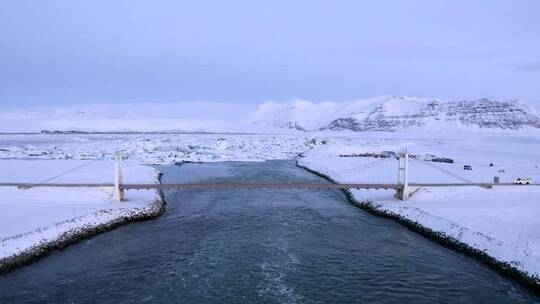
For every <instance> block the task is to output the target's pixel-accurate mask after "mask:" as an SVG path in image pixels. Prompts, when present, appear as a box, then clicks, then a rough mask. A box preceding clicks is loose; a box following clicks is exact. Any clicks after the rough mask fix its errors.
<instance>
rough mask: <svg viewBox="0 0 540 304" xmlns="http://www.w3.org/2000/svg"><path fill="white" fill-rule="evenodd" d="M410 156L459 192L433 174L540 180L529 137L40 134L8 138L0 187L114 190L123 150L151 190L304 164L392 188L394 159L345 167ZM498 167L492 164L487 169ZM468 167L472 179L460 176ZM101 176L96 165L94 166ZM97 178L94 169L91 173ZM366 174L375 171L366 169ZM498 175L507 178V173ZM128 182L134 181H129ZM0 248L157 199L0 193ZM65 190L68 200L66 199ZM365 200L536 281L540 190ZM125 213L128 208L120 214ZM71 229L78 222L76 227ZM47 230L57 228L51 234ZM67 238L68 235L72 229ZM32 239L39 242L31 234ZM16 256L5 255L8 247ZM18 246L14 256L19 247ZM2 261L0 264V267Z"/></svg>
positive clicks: (539, 140) (538, 140)
mask: <svg viewBox="0 0 540 304" xmlns="http://www.w3.org/2000/svg"><path fill="white" fill-rule="evenodd" d="M402 147H407V148H408V151H409V153H410V154H414V155H415V156H416V157H417V159H416V160H415V159H411V161H410V181H411V182H459V180H457V179H455V178H454V177H451V176H449V175H447V174H444V173H441V172H440V171H437V170H435V169H433V168H432V167H430V166H429V164H431V165H436V166H438V167H439V168H442V169H444V170H446V171H449V172H452V173H454V174H456V175H459V176H462V177H464V178H465V179H468V180H471V181H476V182H491V181H492V180H493V177H494V176H499V178H500V180H501V182H511V181H513V180H514V179H515V178H517V177H531V178H532V179H533V181H534V182H538V181H540V169H539V167H540V158H539V157H538V156H539V155H538V154H539V151H540V136H538V135H535V134H530V133H527V132H493V133H489V134H487V133H448V132H439V133H437V132H417V133H413V132H392V133H387V132H362V133H354V132H339V133H337V132H318V133H301V134H298V133H296V134H289V135H287V134H279V135H278V134H34V135H22V134H19V135H16V134H13V135H0V159H2V160H0V172H1V173H0V180H2V181H9V182H14V181H42V180H44V179H45V178H47V177H50V176H54V175H56V174H57V173H59V172H62V171H65V170H67V169H69V168H72V167H75V166H79V165H81V164H85V163H87V162H89V161H90V160H94V159H100V158H103V159H107V160H108V161H98V162H96V163H94V164H92V165H89V166H88V167H87V168H86V167H85V168H84V169H87V170H88V171H85V170H84V169H83V170H80V171H79V170H78V171H75V172H73V175H72V176H68V175H66V176H63V177H62V178H60V179H58V180H54V181H62V180H64V181H67V180H69V181H70V182H74V181H86V182H112V180H113V172H114V171H113V167H114V164H113V162H112V161H111V158H112V156H113V155H114V152H115V151H119V150H120V151H123V154H124V156H125V157H126V158H127V159H128V161H127V162H126V170H125V173H126V174H125V178H126V182H130V181H133V182H135V181H137V182H144V181H155V180H154V174H155V172H154V170H153V169H152V168H151V167H146V166H141V165H139V164H143V163H144V164H154V163H175V162H182V161H200V162H208V161H224V160H239V161H264V160H265V159H290V158H296V157H297V156H298V155H301V156H303V157H301V158H299V160H298V162H299V164H300V165H303V166H306V167H308V168H310V169H312V170H315V171H318V172H320V173H323V174H325V175H328V176H329V177H331V178H332V179H334V180H337V181H341V182H377V183H384V182H394V183H395V182H396V181H397V161H396V160H393V159H386V160H383V161H381V163H380V164H378V165H376V166H373V167H369V166H366V164H368V163H372V162H374V161H380V160H381V159H375V158H372V157H340V155H347V154H359V153H366V152H372V153H378V152H381V151H394V152H397V151H399V150H400V149H401V148H402ZM429 155H435V157H446V158H452V159H453V160H454V163H453V164H446V163H434V162H428V163H429V164H425V163H423V160H424V159H426V158H427V157H432V156H429ZM490 163H493V166H490V165H489V164H490ZM465 164H467V165H471V166H472V168H473V170H472V171H466V170H463V166H464V165H465ZM94 166H95V167H94ZM92 168H93V169H92ZM366 168H367V169H366ZM501 169H504V172H499V171H502V170H501ZM130 172H131V173H130ZM0 191H1V192H0V197H1V199H0V208H1V210H0V214H1V215H0V227H2V229H1V231H0V244H1V243H4V244H6V241H7V240H9V239H15V238H10V237H12V236H14V235H19V236H21V235H23V236H24V235H26V234H27V233H28V232H30V234H31V236H28V237H25V238H26V239H24V238H21V241H20V243H11V244H16V245H9V246H3V247H2V246H1V245H0V250H3V252H2V253H1V254H2V255H1V256H6V255H7V254H11V253H13V252H15V251H16V250H20V249H21V248H25V246H30V245H31V244H32V243H34V242H36V241H37V240H39V239H43V238H49V237H51V236H48V235H40V234H42V233H43V232H42V231H44V230H45V231H50V232H51V233H53V236H52V237H54V233H57V232H58V233H60V232H61V231H62V229H64V228H56V227H57V226H58V225H56V224H57V223H71V222H70V220H69V219H73V218H74V217H75V218H82V220H81V222H80V223H75V224H73V225H79V224H80V225H84V224H85V223H88V222H95V221H98V220H100V218H102V216H103V218H106V216H109V215H106V216H105V215H104V214H101V215H99V214H98V215H96V212H99V210H113V211H114V210H125V208H126V206H129V207H133V208H139V207H141V206H145V204H148V203H150V201H152V200H153V199H154V195H155V194H154V193H153V192H144V191H139V192H137V191H128V199H129V200H130V201H128V202H126V203H121V204H120V203H116V202H114V200H112V199H111V194H110V192H108V191H107V190H106V189H93V190H92V189H66V190H62V191H58V192H55V191H56V190H55V189H49V188H47V189H42V188H34V189H28V190H20V189H14V188H6V187H4V188H2V189H0ZM63 191H65V192H63ZM352 195H353V197H354V198H355V199H356V200H357V201H360V202H362V201H371V202H373V204H374V205H376V208H379V209H381V210H383V211H386V212H394V213H397V214H399V215H400V216H403V217H405V218H407V219H410V220H412V221H416V222H418V223H419V224H421V225H422V226H424V227H426V228H429V229H432V230H434V231H436V232H440V233H443V234H445V235H447V236H449V237H452V238H455V239H457V240H459V241H460V242H463V243H466V244H468V245H469V246H471V247H473V248H476V249H478V250H482V251H484V252H486V253H487V254H488V255H490V256H491V257H493V258H495V259H497V260H500V261H502V262H508V263H510V264H512V265H514V266H515V267H516V268H518V269H520V270H522V271H524V272H527V273H529V274H531V275H532V276H534V275H536V276H538V275H539V273H540V258H539V252H540V233H538V231H539V228H540V220H538V216H537V215H538V214H539V211H540V204H539V203H540V187H538V188H537V187H536V186H530V187H528V186H524V187H514V186H512V187H502V186H501V187H496V188H493V189H489V190H488V189H483V188H479V187H461V188H424V189H420V190H418V191H417V192H416V193H414V194H413V196H412V197H411V199H410V200H409V201H406V202H402V201H398V200H397V199H395V198H394V196H393V195H394V193H393V191H389V190H354V191H352ZM123 208H124V209H123ZM70 225H71V224H70ZM43 227H53V228H52V229H49V228H45V229H43ZM66 229H67V228H66ZM32 231H34V232H36V233H33V234H32ZM8 247H9V248H11V249H9V250H11V251H6V249H5V248H8ZM13 248H15V249H13ZM1 256H0V257H1Z"/></svg>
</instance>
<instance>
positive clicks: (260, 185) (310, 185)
mask: <svg viewBox="0 0 540 304" xmlns="http://www.w3.org/2000/svg"><path fill="white" fill-rule="evenodd" d="M99 160H100V159H96V160H93V161H90V162H89V163H86V164H83V165H80V166H77V167H75V168H72V169H70V170H67V171H65V172H62V173H60V174H57V175H55V176H52V177H50V178H47V179H45V180H43V181H40V182H37V183H20V182H19V183H5V182H4V183H0V186H11V187H19V188H23V189H24V188H26V189H27V188H34V187H72V188H79V187H81V188H83V187H112V188H114V190H115V195H116V197H117V198H118V200H119V201H123V200H125V197H126V193H125V192H126V191H127V190H154V189H155V190H165V189H222V190H226V189H391V190H395V191H396V197H397V198H399V199H401V200H407V199H408V198H409V196H410V195H411V193H413V192H414V191H415V190H417V189H419V188H423V187H430V188H431V187H471V186H476V187H482V188H486V189H489V188H492V187H494V186H515V184H514V183H498V182H497V183H496V182H493V183H485V182H474V181H472V180H470V179H467V178H465V177H462V176H460V175H458V174H456V173H455V172H452V171H450V170H448V169H446V168H442V167H441V166H438V165H435V164H433V163H432V162H429V161H424V160H418V159H413V161H414V162H416V163H420V164H422V165H425V166H426V167H428V168H431V169H433V170H436V171H438V172H440V173H441V174H445V175H446V176H448V177H452V178H453V179H457V180H458V181H459V182H439V183H435V182H423V183H420V182H412V183H411V182H409V154H408V153H407V150H406V149H403V151H401V153H399V154H398V155H397V163H398V166H397V182H393V183H392V182H388V181H386V182H380V181H378V182H347V183H332V182H291V181H287V182H280V181H272V182H269V181H244V180H242V181H233V182H230V181H227V182H197V183H136V182H135V183H134V182H131V183H124V182H123V178H124V176H123V171H122V166H123V159H122V156H121V155H120V154H118V155H117V157H116V165H115V181H114V183H84V182H73V183H53V182H51V181H52V180H54V179H56V178H58V177H61V176H64V175H66V174H69V173H71V172H74V171H76V170H80V169H82V168H84V167H86V166H89V165H91V164H92V163H94V162H96V161H99ZM395 160H396V158H383V159H377V160H375V161H372V162H368V163H365V164H362V165H360V166H357V167H353V168H347V169H345V170H342V171H340V172H336V171H335V170H332V169H329V168H327V169H326V171H328V172H329V173H330V174H331V175H340V176H344V175H347V174H357V173H359V172H361V171H365V170H367V169H372V170H374V172H376V173H381V172H383V173H384V171H385V170H380V169H377V167H378V166H380V165H382V164H385V163H386V164H388V163H390V164H391V163H392V161H395ZM394 168H395V167H394ZM386 171H391V170H386ZM393 174H395V169H394V173H393ZM394 176H395V175H394ZM535 185H539V184H531V185H528V186H535ZM520 186H521V187H522V186H527V185H520Z"/></svg>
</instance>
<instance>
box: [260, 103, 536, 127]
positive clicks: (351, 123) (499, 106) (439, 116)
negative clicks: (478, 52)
mask: <svg viewBox="0 0 540 304" xmlns="http://www.w3.org/2000/svg"><path fill="white" fill-rule="evenodd" d="M251 123H252V124H253V125H257V126H261V125H262V126H267V127H275V128H288V129H296V130H301V131H314V130H334V131H341V130H351V131H397V130H405V129H412V128H417V129H427V130H452V131H470V130H473V129H491V130H505V129H506V130H508V129H510V130H517V129H531V128H532V129H540V119H539V118H538V116H537V114H536V112H535V111H534V110H533V109H532V108H531V107H529V106H527V105H526V104H524V103H523V102H521V101H509V102H501V101H496V100H490V99H487V98H482V99H478V100H471V101H467V100H466V101H452V102H446V101H442V100H439V99H428V98H415V97H396V96H379V97H375V98H371V99H366V100H358V101H353V102H339V103H335V102H321V103H312V102H309V101H304V100H297V101H293V102H289V103H274V102H269V103H265V104H263V105H261V106H260V107H259V109H258V110H257V111H256V112H255V113H254V114H252V116H251Z"/></svg>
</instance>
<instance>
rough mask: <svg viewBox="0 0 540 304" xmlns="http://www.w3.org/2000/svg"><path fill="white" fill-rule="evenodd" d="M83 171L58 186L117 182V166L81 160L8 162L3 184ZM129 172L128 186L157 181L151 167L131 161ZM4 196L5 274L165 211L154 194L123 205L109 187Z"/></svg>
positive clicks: (6, 191)
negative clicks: (46, 255) (88, 236)
mask: <svg viewBox="0 0 540 304" xmlns="http://www.w3.org/2000/svg"><path fill="white" fill-rule="evenodd" d="M86 164H88V165H87V166H84V165H86ZM81 166H84V167H82V168H80V169H78V170H75V171H73V172H70V173H68V174H66V175H63V176H61V177H58V178H56V179H54V180H53V181H52V182H69V183H77V182H79V183H85V182H86V183H112V180H113V172H114V170H113V168H114V162H112V161H96V162H93V163H91V162H89V161H80V160H78V161H76V160H39V161H25V160H2V161H0V182H23V183H24V182H41V181H43V180H45V179H47V178H50V177H52V176H56V175H58V174H61V173H62V172H66V171H69V170H71V169H73V168H77V167H81ZM124 172H125V176H126V182H130V181H132V182H134V181H136V182H147V183H155V182H157V172H156V170H155V169H153V168H151V167H148V166H143V165H139V164H137V163H134V162H126V163H125V165H124ZM0 197H1V200H0V227H1V229H0V272H4V271H9V270H10V269H12V268H14V267H16V266H17V265H20V264H24V263H28V262H30V261H31V260H34V259H36V258H38V257H40V256H42V255H45V254H47V253H48V251H50V250H52V249H60V248H63V247H65V246H66V245H68V244H70V243H72V242H74V241H76V240H78V239H80V238H83V237H84V236H87V235H93V234H96V233H99V232H101V231H106V230H108V229H110V228H112V227H115V226H118V225H120V224H122V223H127V222H130V221H135V220H141V219H145V218H149V217H153V216H156V215H158V214H159V213H160V212H161V211H162V209H163V206H162V201H161V197H159V195H157V194H156V192H155V191H150V190H144V191H142V190H141V191H130V192H129V194H128V197H127V198H128V200H127V201H125V202H121V203H120V202H118V201H117V200H116V199H115V198H114V197H113V195H112V188H106V187H103V188H56V187H55V188H39V187H38V188H31V189H18V188H16V187H0Z"/></svg>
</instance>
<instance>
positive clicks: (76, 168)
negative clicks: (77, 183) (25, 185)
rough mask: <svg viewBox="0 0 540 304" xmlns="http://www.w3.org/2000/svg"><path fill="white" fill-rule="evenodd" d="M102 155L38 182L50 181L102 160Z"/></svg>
mask: <svg viewBox="0 0 540 304" xmlns="http://www.w3.org/2000/svg"><path fill="white" fill-rule="evenodd" d="M104 157H105V155H103V156H101V157H100V158H98V159H94V160H91V161H89V162H87V163H84V164H82V165H79V166H77V167H74V168H71V169H69V170H66V171H64V172H62V173H59V174H57V175H55V176H52V177H49V178H47V179H44V180H42V181H40V182H38V184H44V183H47V182H50V181H52V180H53V179H57V178H59V177H62V176H64V175H66V174H69V173H71V172H74V171H77V170H79V169H82V168H84V167H87V166H90V165H91V164H93V163H95V162H98V161H100V160H102V159H103V158H104Z"/></svg>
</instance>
